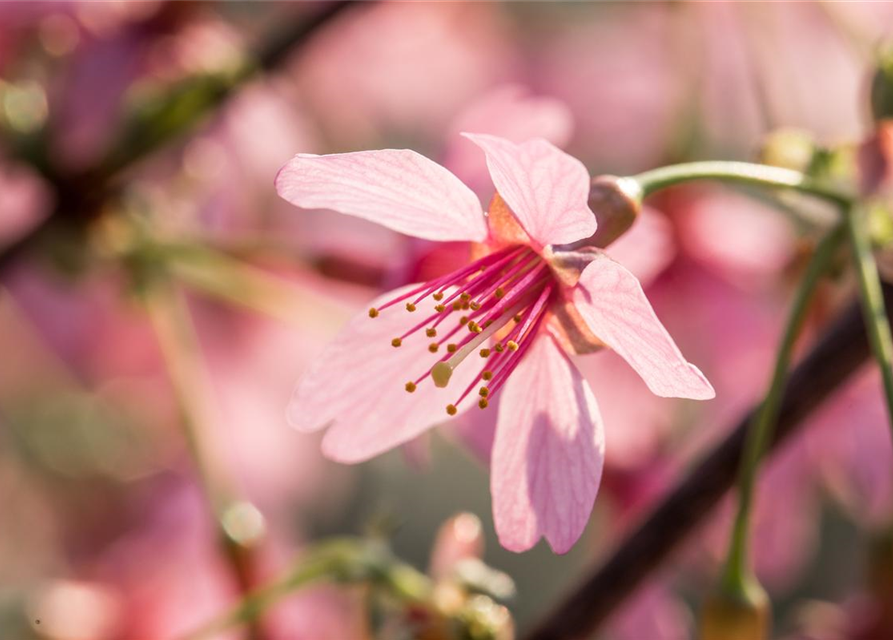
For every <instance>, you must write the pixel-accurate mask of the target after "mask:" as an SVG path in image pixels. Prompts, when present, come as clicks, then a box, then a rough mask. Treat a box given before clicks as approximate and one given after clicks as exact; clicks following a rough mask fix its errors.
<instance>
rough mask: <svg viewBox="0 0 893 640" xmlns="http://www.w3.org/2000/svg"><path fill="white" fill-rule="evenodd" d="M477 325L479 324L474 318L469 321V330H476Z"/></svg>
mask: <svg viewBox="0 0 893 640" xmlns="http://www.w3.org/2000/svg"><path fill="white" fill-rule="evenodd" d="M476 326H478V323H477V322H475V321H474V320H471V321H470V322H469V323H468V330H469V331H474V328H475V327H476Z"/></svg>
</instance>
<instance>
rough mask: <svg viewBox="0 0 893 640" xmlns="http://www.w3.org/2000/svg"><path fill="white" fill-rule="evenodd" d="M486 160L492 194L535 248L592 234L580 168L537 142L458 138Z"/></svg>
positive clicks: (586, 188)
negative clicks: (477, 149)
mask: <svg viewBox="0 0 893 640" xmlns="http://www.w3.org/2000/svg"><path fill="white" fill-rule="evenodd" d="M462 135H464V136H465V137H466V138H468V139H469V140H471V141H472V142H474V143H475V144H476V145H478V146H479V147H480V148H481V149H483V150H484V153H485V154H486V156H487V166H488V167H489V168H490V176H491V177H492V178H493V184H494V185H495V186H496V191H497V192H499V195H500V196H502V199H503V200H505V201H506V203H508V205H509V207H511V209H512V212H514V214H515V216H517V218H518V221H519V222H520V223H521V225H522V226H523V227H524V229H525V230H526V231H527V233H528V234H529V235H530V237H531V238H533V240H534V241H535V242H538V243H539V244H540V245H542V246H545V245H549V244H569V243H571V242H575V241H577V240H581V239H583V238H588V237H589V236H591V235H592V234H593V233H595V228H596V222H595V215H594V214H593V213H592V211H591V210H590V209H589V205H588V204H587V201H588V200H589V184H590V183H589V172H588V171H586V167H584V166H583V163H582V162H580V161H579V160H577V159H576V158H574V157H572V156H569V155H568V154H566V153H565V152H564V151H562V150H561V149H559V148H557V147H556V146H554V145H553V144H551V143H550V142H547V141H546V140H543V139H541V138H536V139H533V140H529V141H527V142H524V143H522V144H514V143H513V142H509V141H508V140H505V139H503V138H498V137H496V136H491V135H485V134H480V133H464V134H462Z"/></svg>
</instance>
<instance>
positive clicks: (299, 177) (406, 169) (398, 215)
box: [276, 149, 487, 242]
mask: <svg viewBox="0 0 893 640" xmlns="http://www.w3.org/2000/svg"><path fill="white" fill-rule="evenodd" d="M276 191H277V192H278V193H279V195H280V196H282V197H283V198H284V199H286V200H288V201H289V202H291V203H292V204H294V205H297V206H299V207H304V208H306V209H314V208H320V209H334V210H335V211H340V212H341V213H346V214H348V215H351V216H357V217H358V218H365V219H366V220H372V221H373V222H377V223H379V224H381V225H384V226H386V227H388V228H390V229H393V230H394V231H399V232H400V233H405V234H408V235H411V236H416V237H418V238H424V239H426V240H441V241H448V240H468V241H470V242H481V241H483V240H484V239H485V238H486V237H487V224H486V221H485V219H484V215H483V211H482V209H481V203H480V201H479V200H478V199H477V196H475V195H474V193H473V192H472V191H471V189H469V188H468V187H466V186H465V185H464V184H463V183H462V181H461V180H459V178H457V177H456V176H454V175H453V174H452V173H450V172H449V171H447V170H446V169H444V168H443V167H441V166H440V165H439V164H437V163H436V162H432V161H431V160H429V159H428V158H426V157H425V156H422V155H419V154H418V153H416V152H415V151H411V150H408V149H383V150H381V151H359V152H356V153H336V154H332V155H325V156H318V155H313V154H304V153H300V154H298V155H296V156H295V157H294V158H292V159H291V160H289V161H288V162H287V163H286V164H285V166H284V167H282V169H281V170H280V171H279V174H278V175H277V176H276Z"/></svg>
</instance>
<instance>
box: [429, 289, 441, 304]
mask: <svg viewBox="0 0 893 640" xmlns="http://www.w3.org/2000/svg"><path fill="white" fill-rule="evenodd" d="M431 297H432V298H434V299H435V300H437V301H438V302H440V301H441V300H443V294H442V293H441V292H440V291H438V292H437V293H435V294H434V295H433V296H431Z"/></svg>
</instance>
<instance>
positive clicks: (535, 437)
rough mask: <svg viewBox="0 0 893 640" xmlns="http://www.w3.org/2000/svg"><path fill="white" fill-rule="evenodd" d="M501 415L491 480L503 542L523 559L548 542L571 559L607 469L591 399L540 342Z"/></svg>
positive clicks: (509, 387) (555, 351)
mask: <svg viewBox="0 0 893 640" xmlns="http://www.w3.org/2000/svg"><path fill="white" fill-rule="evenodd" d="M500 409H501V411H500V413H499V422H498V426H497V429H496V442H495V444H494V447H493V460H492V471H491V476H490V491H491V492H492V494H493V518H494V520H495V522H496V533H497V534H498V536H499V541H500V543H501V544H502V545H503V546H504V547H505V548H506V549H509V550H511V551H525V550H527V549H529V548H531V547H532V546H533V545H535V544H536V542H537V541H538V540H539V538H540V537H541V536H543V537H545V538H546V540H547V541H548V542H549V545H550V546H551V547H552V549H553V550H554V551H555V552H556V553H565V552H567V551H568V550H569V549H570V548H571V547H572V546H573V544H574V543H575V542H576V541H577V539H578V538H579V537H580V535H581V534H582V533H583V529H584V528H585V527H586V523H587V522H588V521H589V514H590V512H591V511H592V504H593V502H594V500H595V495H596V493H598V486H599V482H600V479H601V473H602V465H603V462H604V456H605V436H604V430H603V425H602V420H601V416H600V415H599V412H598V405H597V404H596V402H595V398H594V397H593V395H592V391H591V390H590V389H589V385H587V384H586V382H585V381H584V380H583V378H582V377H581V376H580V374H579V373H578V372H577V370H576V367H574V365H573V364H572V363H571V362H570V360H569V359H568V358H567V356H566V355H565V354H564V352H563V351H562V350H561V348H560V347H559V346H558V344H557V343H556V342H555V340H554V339H553V338H552V337H551V336H549V335H545V334H541V335H540V336H538V337H537V339H536V342H535V343H534V344H533V346H532V347H531V349H530V353H528V354H527V357H526V358H525V359H524V360H523V361H522V362H521V364H520V365H519V366H518V369H517V370H516V371H515V372H514V375H513V376H512V378H511V380H510V381H509V382H508V384H506V388H505V392H504V397H503V398H502V402H501V406H500Z"/></svg>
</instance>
